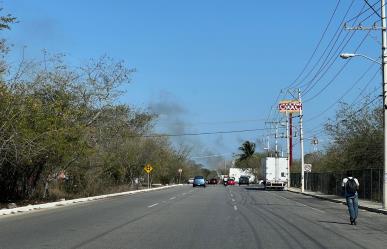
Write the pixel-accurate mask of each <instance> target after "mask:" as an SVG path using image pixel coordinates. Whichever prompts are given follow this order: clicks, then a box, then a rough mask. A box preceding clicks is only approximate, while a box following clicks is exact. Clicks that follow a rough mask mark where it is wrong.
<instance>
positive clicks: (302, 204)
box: [273, 193, 325, 213]
mask: <svg viewBox="0 0 387 249" xmlns="http://www.w3.org/2000/svg"><path fill="white" fill-rule="evenodd" d="M273 194H274V195H276V196H278V197H280V198H282V199H285V200H288V201H294V202H295V203H298V204H300V205H301V206H304V207H308V208H311V209H313V210H316V211H319V212H320V213H325V211H323V210H320V209H317V208H314V207H311V206H308V205H306V204H304V203H301V202H298V201H295V200H291V199H289V198H286V197H283V196H280V195H278V194H275V193H273Z"/></svg>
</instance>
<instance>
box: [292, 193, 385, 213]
mask: <svg viewBox="0 0 387 249" xmlns="http://www.w3.org/2000/svg"><path fill="white" fill-rule="evenodd" d="M287 191H289V192H292V193H296V194H302V195H306V196H311V197H314V198H317V199H321V200H325V201H330V202H335V203H341V204H343V205H347V203H346V201H342V200H337V199H331V198H328V197H324V196H319V195H316V194H312V193H301V192H300V191H297V190H292V189H288V190H287ZM359 209H363V210H367V211H369V212H373V213H379V214H384V215H387V210H386V209H379V208H372V207H367V206H364V205H360V204H359Z"/></svg>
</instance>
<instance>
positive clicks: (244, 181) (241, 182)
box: [238, 176, 249, 186]
mask: <svg viewBox="0 0 387 249" xmlns="http://www.w3.org/2000/svg"><path fill="white" fill-rule="evenodd" d="M238 184H239V186H240V185H249V178H248V177H247V176H241V177H239V181H238Z"/></svg>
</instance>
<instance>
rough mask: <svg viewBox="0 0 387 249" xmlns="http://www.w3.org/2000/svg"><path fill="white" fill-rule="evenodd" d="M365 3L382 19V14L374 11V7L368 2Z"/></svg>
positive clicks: (365, 0)
mask: <svg viewBox="0 0 387 249" xmlns="http://www.w3.org/2000/svg"><path fill="white" fill-rule="evenodd" d="M364 2H365V3H366V4H367V5H368V6H369V7H370V9H372V10H373V11H374V12H375V14H376V15H378V16H379V17H380V18H382V17H381V16H380V14H379V13H378V12H376V10H375V9H374V6H371V5H370V3H369V2H368V1H367V0H364ZM375 4H376V3H375ZM375 4H374V5H375Z"/></svg>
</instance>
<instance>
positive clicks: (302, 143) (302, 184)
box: [298, 89, 305, 193]
mask: <svg viewBox="0 0 387 249" xmlns="http://www.w3.org/2000/svg"><path fill="white" fill-rule="evenodd" d="M298 101H299V102H300V104H301V108H300V145H301V192H302V193H303V192H304V190H305V186H304V173H305V162H304V132H303V130H302V118H303V117H302V109H303V107H302V101H301V89H298Z"/></svg>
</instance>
